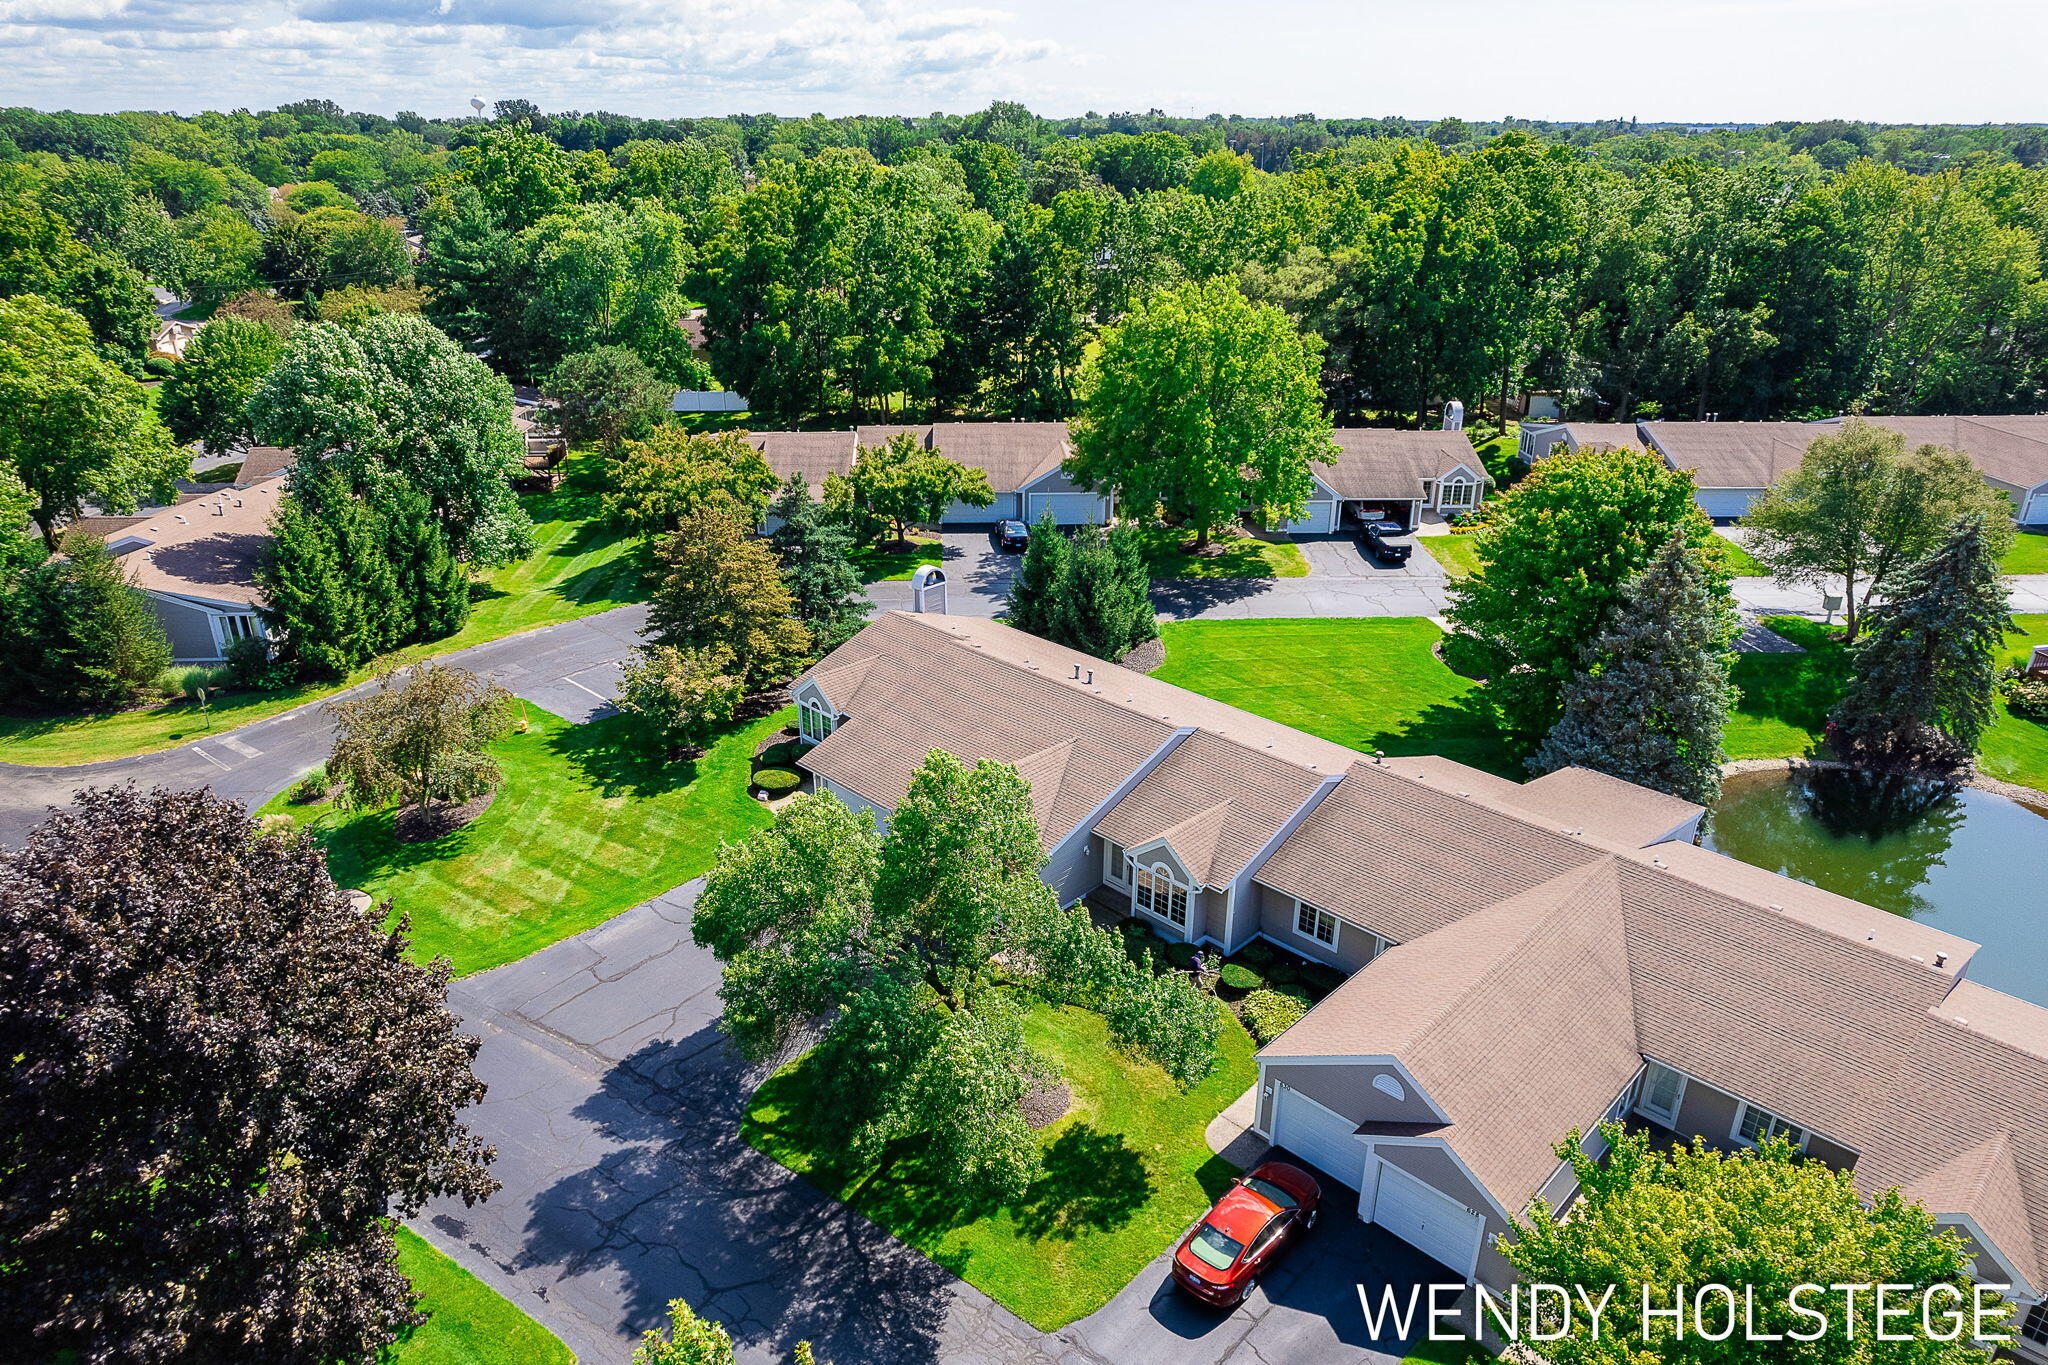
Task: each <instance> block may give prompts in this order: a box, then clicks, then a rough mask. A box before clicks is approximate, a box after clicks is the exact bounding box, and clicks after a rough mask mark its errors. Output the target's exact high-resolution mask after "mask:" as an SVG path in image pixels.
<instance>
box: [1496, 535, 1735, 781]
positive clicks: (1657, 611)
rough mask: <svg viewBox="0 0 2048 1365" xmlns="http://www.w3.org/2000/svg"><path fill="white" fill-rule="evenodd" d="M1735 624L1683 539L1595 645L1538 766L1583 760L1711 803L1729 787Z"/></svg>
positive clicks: (1644, 575)
mask: <svg viewBox="0 0 2048 1365" xmlns="http://www.w3.org/2000/svg"><path fill="white" fill-rule="evenodd" d="M1734 627H1735V617H1734V612H1733V611H1732V610H1731V609H1730V607H1729V605H1728V599H1727V596H1726V594H1725V593H1718V592H1716V591H1715V590H1714V587H1713V583H1712V581H1711V579H1710V578H1709V577H1708V574H1707V570H1706V567H1705V565H1704V564H1703V563H1702V562H1701V559H1700V555H1699V552H1698V551H1696V550H1694V549H1693V548H1692V547H1691V546H1689V545H1688V544H1687V543H1686V541H1685V540H1684V538H1683V537H1679V536H1674V537H1672V539H1671V540H1670V541H1668V542H1666V544H1665V546H1664V548H1663V549H1662V550H1660V551H1659V552H1658V553H1657V556H1656V558H1654V559H1652V560H1651V561H1650V564H1649V567H1647V568H1646V569H1644V570H1643V571H1642V572H1641V573H1640V574H1638V575H1636V577H1635V578H1634V579H1633V580H1632V581H1630V582H1629V584H1628V585H1627V586H1626V587H1625V588H1623V590H1622V594H1621V597H1620V599H1619V600H1618V601H1617V602H1616V603H1615V604H1614V606H1613V607H1612V608H1611V609H1610V610H1609V612H1608V616H1607V620H1606V623H1605V624H1604V625H1603V626H1602V628H1601V630H1600V631H1599V632H1598V633H1597V634H1596V635H1594V637H1593V638H1592V639H1591V640H1589V641H1587V642H1586V646H1585V648H1584V650H1583V651H1582V652H1581V655H1580V658H1581V661H1582V667H1581V669H1580V671H1579V673H1578V675H1577V676H1576V677H1575V678H1573V679H1572V681H1571V682H1570V683H1569V684H1568V685H1567V686H1566V688H1565V706H1564V715H1563V717H1562V718H1560V719H1559V720H1558V722H1557V724H1556V726H1554V727H1553V728H1552V729H1551V731H1550V735H1549V737H1548V738H1547V739H1545V740H1544V742H1543V746H1542V747H1541V748H1540V749H1538V750H1537V751H1536V754H1535V756H1534V757H1532V758H1531V759H1530V760H1529V767H1530V768H1531V770H1533V771H1535V772H1539V773H1547V772H1554V771H1555V770H1557V769H1559V768H1565V767H1573V766H1576V767H1581V768H1592V769H1594V770H1595V771H1598V772H1603V773H1609V774H1612V775H1613V776H1615V777H1619V778H1621V779H1623V780H1624V781H1628V782H1636V783H1640V784H1641V785H1643V786H1645V787H1651V788H1654V789H1656V790H1657V791H1661V792H1669V793H1670V794H1671V795H1673V796H1677V797H1682V798H1684V799H1685V800H1687V801H1697V802H1699V803H1700V804H1701V805H1707V804H1710V803H1712V801H1713V800H1714V798H1715V796H1716V795H1718V794H1719V792H1720V789H1721V761H1722V758H1723V756H1724V755H1723V752H1722V747H1721V730H1722V726H1723V725H1724V724H1725V723H1726V722H1727V719H1728V708H1729V706H1730V705H1732V704H1733V702H1734V698H1735V692H1734V689H1733V687H1732V686H1731V685H1730V683H1729V665H1730V659H1729V655H1728V641H1729V638H1730V636H1731V635H1732V633H1733V631H1734Z"/></svg>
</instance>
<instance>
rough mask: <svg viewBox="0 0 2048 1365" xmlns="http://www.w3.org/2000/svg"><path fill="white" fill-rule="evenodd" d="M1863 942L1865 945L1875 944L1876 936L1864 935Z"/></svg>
mask: <svg viewBox="0 0 2048 1365" xmlns="http://www.w3.org/2000/svg"><path fill="white" fill-rule="evenodd" d="M1863 941H1864V942H1865V943H1875V942H1877V935H1876V934H1865V935H1864V936H1863Z"/></svg>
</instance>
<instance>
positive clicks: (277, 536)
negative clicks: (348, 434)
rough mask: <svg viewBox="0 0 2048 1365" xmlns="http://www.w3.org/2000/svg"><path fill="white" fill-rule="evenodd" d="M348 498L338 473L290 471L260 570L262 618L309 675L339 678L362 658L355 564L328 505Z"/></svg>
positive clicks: (319, 467) (311, 468) (318, 468)
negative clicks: (286, 491)
mask: <svg viewBox="0 0 2048 1365" xmlns="http://www.w3.org/2000/svg"><path fill="white" fill-rule="evenodd" d="M347 496H348V493H347V489H346V487H345V486H344V484H343V482H342V479H341V476H340V475H339V474H337V473H336V472H335V471H334V470H333V469H332V468H330V467H328V466H326V465H324V464H321V463H319V462H315V463H313V464H309V465H304V466H301V467H299V468H297V469H295V470H294V471H293V473H292V488H291V496H290V497H287V498H282V499H280V500H279V502H278V505H277V513H276V515H275V516H273V517H272V518H271V521H270V547H269V549H268V550H266V551H265V552H264V555H263V560H262V562H261V563H260V564H258V565H257V568H256V582H257V585H258V586H259V587H261V588H262V589H263V598H264V608H263V619H264V622H265V623H266V624H267V625H268V626H270V627H271V634H272V635H273V637H275V638H277V639H280V640H281V641H282V642H283V643H282V648H283V652H284V654H285V656H286V657H287V658H289V659H291V660H292V662H293V663H294V664H295V665H296V666H297V668H298V670H299V672H300V674H301V675H302V676H305V677H316V678H317V677H328V678H338V677H341V676H342V675H343V674H345V673H347V672H348V671H349V670H350V669H352V668H354V667H355V666H356V665H357V664H358V663H361V662H362V661H363V659H364V658H367V657H368V655H367V654H364V653H362V652H361V650H362V640H363V635H364V625H363V611H362V606H363V604H362V599H361V597H360V595H359V594H358V593H357V592H356V590H355V588H354V586H353V584H352V582H351V579H350V577H349V571H350V570H351V569H352V568H353V567H354V566H353V565H351V564H350V563H349V561H348V559H347V557H346V553H345V546H344V545H343V543H342V537H341V535H340V534H339V528H338V527H337V526H336V524H335V519H334V517H333V516H332V515H330V514H329V512H328V511H327V507H328V504H330V503H332V502H338V501H340V500H342V499H345V498H346V497H347Z"/></svg>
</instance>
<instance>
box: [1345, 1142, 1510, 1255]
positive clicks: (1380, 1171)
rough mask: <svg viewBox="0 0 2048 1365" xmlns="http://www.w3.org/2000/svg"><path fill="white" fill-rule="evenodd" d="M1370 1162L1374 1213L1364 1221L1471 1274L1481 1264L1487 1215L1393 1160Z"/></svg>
mask: <svg viewBox="0 0 2048 1365" xmlns="http://www.w3.org/2000/svg"><path fill="white" fill-rule="evenodd" d="M1372 1166H1373V1170H1372V1176H1373V1188H1372V1189H1370V1190H1368V1191H1367V1192H1366V1199H1367V1200H1368V1201H1369V1202H1370V1204H1371V1213H1370V1214H1369V1215H1368V1216H1367V1218H1366V1221H1367V1222H1370V1223H1378V1224H1379V1225H1380V1226H1381V1227H1383V1228H1385V1229H1386V1230H1387V1231H1388V1232H1391V1233H1393V1234H1394V1235H1395V1236H1396V1237H1399V1238H1400V1239H1401V1240H1402V1241H1404V1242H1406V1243H1408V1245H1410V1246H1412V1247H1414V1248H1415V1249H1416V1250H1417V1251H1420V1252H1421V1253H1422V1254H1423V1255H1425V1256H1428V1257H1430V1258H1432V1259H1433V1260H1438V1261H1441V1262H1443V1263H1444V1264H1445V1265H1447V1266H1449V1267H1450V1268H1451V1269H1452V1270H1454V1271H1456V1272H1457V1273H1458V1274H1459V1275H1460V1276H1463V1277H1466V1278H1470V1276H1471V1275H1472V1272H1473V1269H1474V1267H1476V1266H1477V1265H1478V1263H1479V1246H1480V1239H1481V1237H1482V1236H1483V1235H1484V1233H1485V1230H1486V1220H1485V1218H1483V1217H1482V1216H1481V1215H1480V1214H1478V1213H1477V1212H1475V1211H1473V1210H1472V1209H1468V1208H1466V1207H1465V1206H1464V1205H1463V1204H1461V1203H1459V1202H1458V1201H1457V1200H1455V1199H1453V1198H1451V1197H1450V1196H1449V1195H1447V1194H1445V1193H1444V1192H1443V1191H1442V1190H1439V1189H1437V1188H1436V1187H1435V1186H1433V1185H1430V1184H1427V1183H1425V1182H1424V1181H1422V1180H1419V1179H1417V1178H1416V1177H1414V1176H1412V1175H1410V1174H1409V1173H1408V1172H1406V1171H1404V1170H1402V1169H1401V1168H1400V1167H1399V1166H1396V1165H1394V1164H1393V1163H1392V1162H1389V1161H1386V1160H1383V1159H1380V1158H1377V1157H1376V1158H1374V1160H1373V1163H1372Z"/></svg>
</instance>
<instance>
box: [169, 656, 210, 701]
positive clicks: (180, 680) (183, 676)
mask: <svg viewBox="0 0 2048 1365" xmlns="http://www.w3.org/2000/svg"><path fill="white" fill-rule="evenodd" d="M227 681H228V671H227V669H226V668H223V667H220V666H218V665H210V664H183V665H180V666H179V667H177V668H167V669H165V670H164V671H163V672H162V673H161V674H159V675H158V677H157V680H156V687H157V691H159V692H163V693H167V694H168V695H170V696H173V697H186V698H190V699H192V700H194V701H196V700H198V698H199V689H200V688H202V687H203V688H205V689H206V690H207V691H209V692H211V691H213V690H215V689H216V688H221V687H225V686H227Z"/></svg>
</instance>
